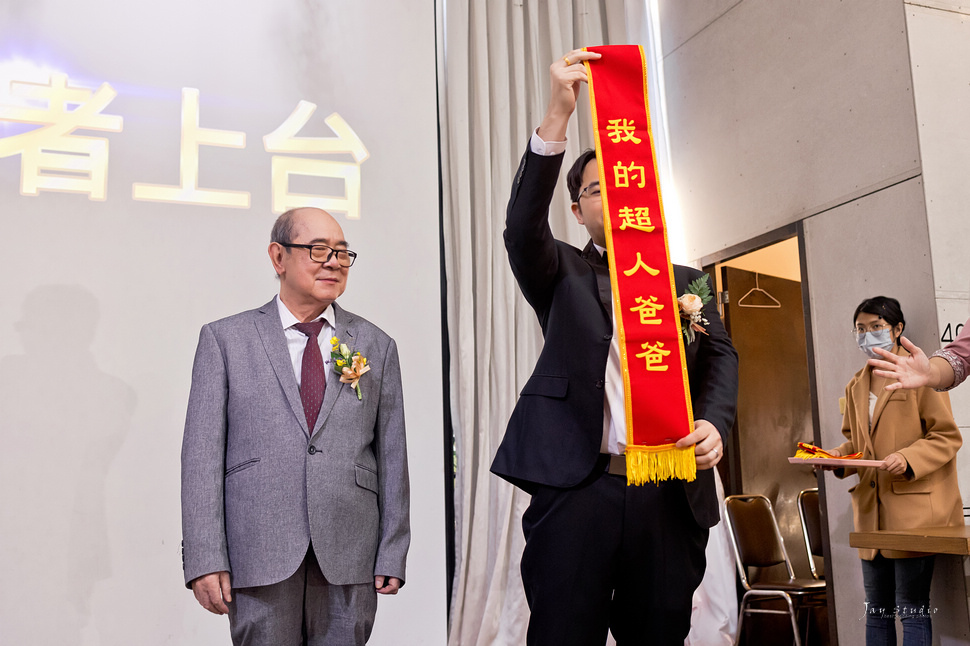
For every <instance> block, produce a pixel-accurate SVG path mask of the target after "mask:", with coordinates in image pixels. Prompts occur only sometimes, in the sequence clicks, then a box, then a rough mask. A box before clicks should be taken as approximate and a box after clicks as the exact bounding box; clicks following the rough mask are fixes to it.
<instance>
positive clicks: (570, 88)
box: [538, 49, 603, 141]
mask: <svg viewBox="0 0 970 646" xmlns="http://www.w3.org/2000/svg"><path fill="white" fill-rule="evenodd" d="M602 56H603V55H602V54H598V53H596V52H584V51H583V50H582V49H574V50H572V51H571V52H568V53H567V54H566V55H565V56H563V57H562V58H560V59H559V60H557V61H555V62H553V64H552V65H550V66H549V80H550V83H551V88H550V89H551V92H550V93H549V106H548V107H547V108H546V116H545V117H543V119H542V123H541V124H540V125H539V131H538V132H539V137H540V138H541V139H542V140H543V141H564V140H565V139H566V125H567V124H568V123H569V117H571V116H572V114H573V112H574V111H575V110H576V99H577V98H578V97H579V90H580V89H581V87H582V84H583V83H586V82H587V81H588V78H587V75H586V67H585V66H584V65H583V61H591V60H596V59H598V58H602Z"/></svg>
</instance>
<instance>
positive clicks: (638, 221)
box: [617, 206, 657, 233]
mask: <svg viewBox="0 0 970 646" xmlns="http://www.w3.org/2000/svg"><path fill="white" fill-rule="evenodd" d="M617 215H619V216H620V219H621V220H622V222H620V231H626V230H627V229H636V230H637V231H645V232H646V233H653V230H654V229H656V228H657V227H655V226H653V223H651V222H650V209H649V208H647V207H645V206H638V207H636V208H635V209H632V208H630V207H629V206H624V207H622V208H620V210H619V211H618V212H617Z"/></svg>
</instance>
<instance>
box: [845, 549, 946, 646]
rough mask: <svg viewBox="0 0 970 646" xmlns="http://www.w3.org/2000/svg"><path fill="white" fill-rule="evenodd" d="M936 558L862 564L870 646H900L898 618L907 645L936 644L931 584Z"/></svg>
mask: <svg viewBox="0 0 970 646" xmlns="http://www.w3.org/2000/svg"><path fill="white" fill-rule="evenodd" d="M934 560H935V557H934V556H933V555H930V556H920V557H916V558H908V559H887V558H885V557H884V556H882V555H881V554H877V555H876V558H874V559H873V560H871V561H863V562H862V582H863V585H864V586H865V589H866V646H896V615H897V614H898V615H899V620H900V622H901V623H902V624H903V646H929V645H930V644H932V643H933V624H932V620H931V619H930V617H931V615H932V614H933V613H932V609H931V608H930V583H931V582H932V581H933V564H934Z"/></svg>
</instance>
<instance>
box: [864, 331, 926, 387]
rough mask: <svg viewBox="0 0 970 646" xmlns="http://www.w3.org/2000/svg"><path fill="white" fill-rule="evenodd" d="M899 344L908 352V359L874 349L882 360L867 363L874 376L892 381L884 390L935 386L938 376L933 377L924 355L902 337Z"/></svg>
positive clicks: (880, 349) (872, 360)
mask: <svg viewBox="0 0 970 646" xmlns="http://www.w3.org/2000/svg"><path fill="white" fill-rule="evenodd" d="M899 342H900V343H901V344H902V346H903V347H904V348H906V350H907V351H909V353H910V354H909V356H908V357H901V356H899V355H895V354H893V353H891V352H887V351H885V350H883V349H882V348H875V351H876V353H877V354H879V356H881V357H882V360H879V359H869V362H868V363H869V365H870V366H872V368H873V373H874V374H875V375H876V376H878V377H884V378H886V379H890V380H892V382H891V383H890V384H889V385H887V386H886V390H898V389H900V388H922V387H923V386H927V385H933V386H935V385H936V383H934V382H936V381H939V375H938V374H937V375H934V372H935V371H934V370H933V366H932V365H931V364H930V360H929V359H927V358H926V354H924V353H923V351H922V350H921V349H920V348H919V347H918V346H916V345H914V344H913V343H911V342H910V340H909V339H907V338H906V337H904V336H902V337H899ZM937 372H938V371H937ZM934 377H935V379H934Z"/></svg>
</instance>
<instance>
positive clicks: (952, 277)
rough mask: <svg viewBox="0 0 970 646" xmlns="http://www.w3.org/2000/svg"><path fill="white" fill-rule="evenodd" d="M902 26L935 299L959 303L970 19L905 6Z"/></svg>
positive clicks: (968, 235) (967, 239) (968, 222)
mask: <svg viewBox="0 0 970 646" xmlns="http://www.w3.org/2000/svg"><path fill="white" fill-rule="evenodd" d="M967 11H968V12H970V7H968V9H967ZM906 23H907V31H908V33H909V43H910V52H911V56H912V60H913V88H914V89H915V98H916V114H917V116H918V117H919V144H920V157H921V160H922V166H923V178H924V181H925V183H926V219H927V221H928V222H929V228H930V243H931V245H932V250H933V275H934V276H935V278H936V289H937V297H938V298H949V299H960V300H966V298H967V295H968V294H967V291H968V289H970V262H968V260H970V253H968V251H970V182H968V181H967V175H968V173H970V129H968V128H967V114H970V65H968V64H967V61H968V60H970V13H958V12H955V11H940V10H935V9H927V8H925V7H919V6H914V5H909V4H907V5H906ZM965 312H966V310H964V313H965ZM964 318H966V316H964ZM960 322H961V323H962V322H963V321H960Z"/></svg>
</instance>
